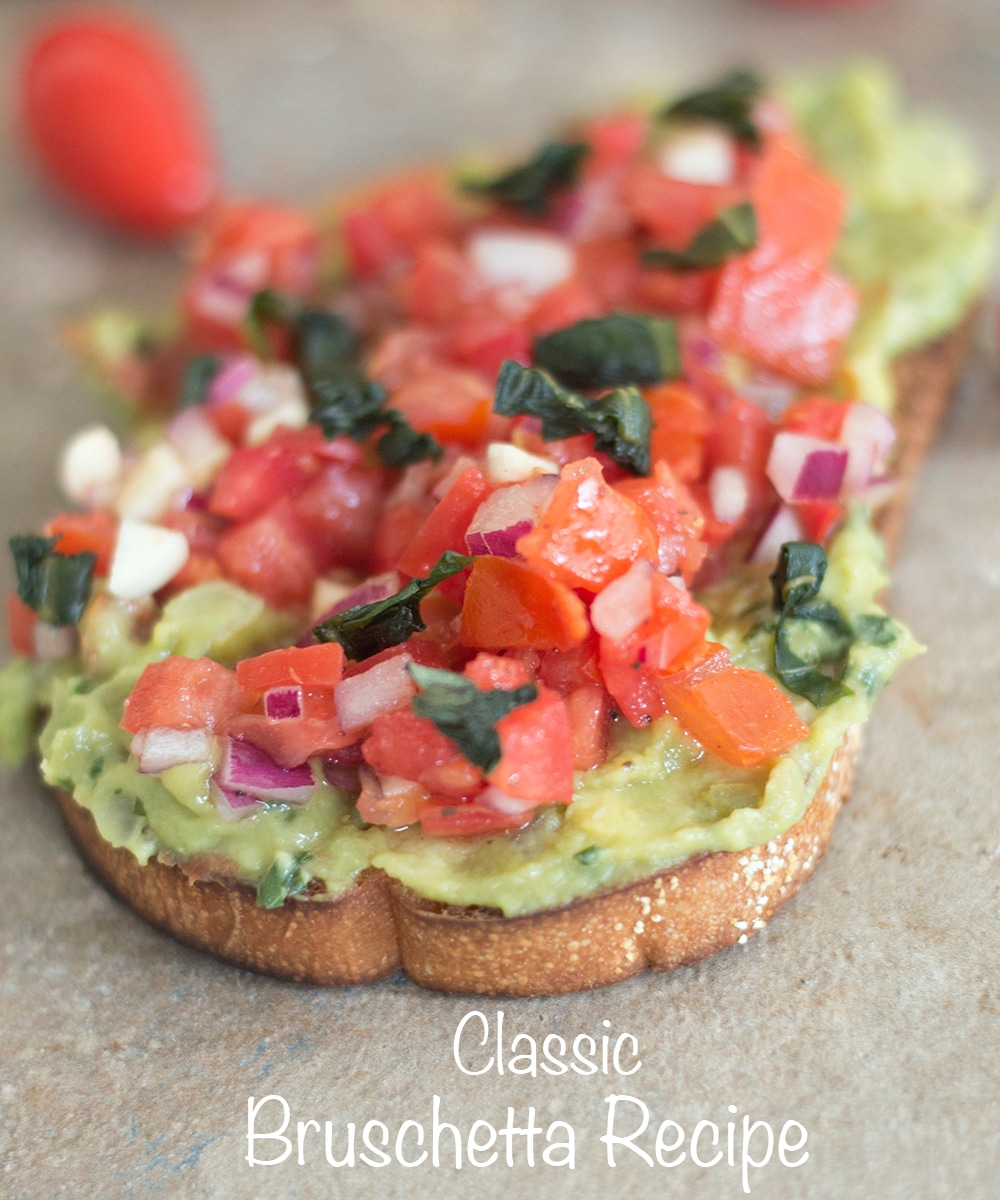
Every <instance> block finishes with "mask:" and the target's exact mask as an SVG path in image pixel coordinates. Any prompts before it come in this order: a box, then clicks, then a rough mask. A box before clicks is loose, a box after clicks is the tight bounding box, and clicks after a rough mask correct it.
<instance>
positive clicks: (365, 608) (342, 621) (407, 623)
mask: <svg viewBox="0 0 1000 1200" xmlns="http://www.w3.org/2000/svg"><path fill="white" fill-rule="evenodd" d="M471 566H472V559H471V558H469V557H468V556H467V555H465V554H456V553H455V551H453V550H446V551H445V552H444V554H442V555H441V557H440V558H439V559H438V560H437V562H436V563H435V564H434V566H433V567H432V568H431V571H430V573H429V574H428V575H426V576H425V577H424V578H423V579H411V580H410V582H409V583H408V584H406V586H405V587H403V588H401V589H400V590H399V591H398V592H396V593H395V595H392V596H387V597H386V598H385V599H384V600H374V601H373V602H372V603H371V604H355V605H354V606H353V607H352V608H345V609H344V611H343V612H339V613H335V614H334V615H333V616H332V617H327V619H326V620H325V621H324V622H323V623H322V624H321V625H317V626H316V628H315V629H314V630H313V633H314V634H315V635H316V638H317V639H318V640H319V641H321V642H340V644H341V645H342V646H343V647H344V651H345V653H346V654H347V657H348V658H353V659H354V660H355V661H356V662H360V661H361V659H364V658H370V657H371V656H372V655H373V654H378V652H379V651H380V650H385V649H386V648H387V647H388V646H398V645H399V644H400V643H401V642H405V641H406V639H407V638H408V637H409V636H410V635H411V634H414V633H418V632H419V631H420V630H421V629H426V628H427V626H426V625H425V624H424V621H423V619H422V618H421V616H420V601H421V600H423V598H424V597H425V596H426V595H428V593H430V592H431V591H433V590H434V588H436V587H437V585H438V584H439V583H441V582H443V581H444V580H445V579H450V578H451V576H452V575H457V574H458V573H459V571H464V570H465V568H466V567H471Z"/></svg>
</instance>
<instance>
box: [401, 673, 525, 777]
mask: <svg viewBox="0 0 1000 1200" xmlns="http://www.w3.org/2000/svg"><path fill="white" fill-rule="evenodd" d="M406 669H407V671H409V673H410V678H411V679H412V680H413V682H414V683H415V684H416V685H417V687H419V688H420V693H419V694H418V695H416V696H414V697H413V701H412V704H413V711H414V712H415V713H416V714H417V716H418V717H426V718H427V720H428V721H433V722H434V724H435V725H436V726H437V728H438V729H439V730H440V731H441V733H443V734H444V736H445V737H447V738H451V740H452V741H453V742H454V743H455V745H456V746H457V747H458V748H459V750H461V751H462V753H463V754H464V755H465V757H466V758H467V759H468V760H469V761H470V762H473V763H475V764H476V766H477V767H482V769H483V770H484V771H485V772H486V773H487V774H488V773H489V772H490V771H492V770H493V768H494V767H495V766H496V765H497V763H498V762H499V761H500V753H501V751H500V736H499V734H498V733H497V731H496V723H497V721H499V720H500V719H501V718H502V717H505V716H506V715H507V714H508V713H510V712H513V711H514V709H515V708H520V707H521V705H522V704H530V703H531V701H532V700H534V699H535V698H536V697H537V695H538V688H537V687H536V686H535V684H533V683H525V684H522V685H521V686H520V687H516V688H513V689H511V690H510V691H507V690H506V689H505V688H493V689H492V690H491V691H488V692H483V691H480V690H479V688H477V687H476V685H475V684H474V683H473V682H472V680H471V679H466V678H465V676H464V675H459V674H457V673H456V672H455V671H439V670H437V669H436V668H435V667H421V666H420V665H419V664H418V663H407V665H406Z"/></svg>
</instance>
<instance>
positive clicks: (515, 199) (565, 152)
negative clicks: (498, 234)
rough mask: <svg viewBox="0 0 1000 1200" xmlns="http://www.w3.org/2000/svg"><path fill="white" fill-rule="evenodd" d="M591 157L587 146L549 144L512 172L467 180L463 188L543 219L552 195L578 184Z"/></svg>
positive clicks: (578, 143)
mask: <svg viewBox="0 0 1000 1200" xmlns="http://www.w3.org/2000/svg"><path fill="white" fill-rule="evenodd" d="M589 153H590V147H589V146H588V145H587V144H586V142H549V143H547V144H546V145H544V146H542V148H541V149H540V150H539V151H538V153H537V154H536V155H535V157H534V158H532V159H530V160H529V161H528V162H526V163H522V164H521V165H520V166H518V167H515V168H514V169H513V170H510V171H506V172H504V174H502V175H498V176H497V177H496V178H494V179H486V180H466V181H464V182H463V183H462V187H463V189H464V190H465V191H467V192H471V193H472V194H473V195H476V196H486V197H488V198H489V199H491V200H495V201H496V202H497V203H498V204H502V205H504V206H506V207H507V208H516V209H518V210H519V211H520V212H524V213H528V214H530V215H531V216H533V217H544V216H546V215H547V214H548V212H549V206H550V204H551V201H552V196H553V194H554V193H555V192H559V191H562V190H564V189H565V188H568V187H572V186H573V184H574V183H576V180H577V177H578V175H579V173H580V167H581V165H582V163H583V160H584V159H585V158H586V157H587V155H588V154H589Z"/></svg>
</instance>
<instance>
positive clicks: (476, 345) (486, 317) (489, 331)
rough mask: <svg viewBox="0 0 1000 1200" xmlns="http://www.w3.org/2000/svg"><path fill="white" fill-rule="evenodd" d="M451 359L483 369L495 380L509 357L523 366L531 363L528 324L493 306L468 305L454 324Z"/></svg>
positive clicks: (487, 375)
mask: <svg viewBox="0 0 1000 1200" xmlns="http://www.w3.org/2000/svg"><path fill="white" fill-rule="evenodd" d="M449 347H450V352H451V356H452V358H453V359H454V360H455V362H457V363H460V364H461V365H462V366H466V367H473V368H474V369H475V370H477V371H481V372H482V374H483V375H485V376H486V378H487V379H489V380H494V379H496V377H497V373H498V372H499V370H500V366H501V364H502V363H503V362H504V361H505V360H506V359H508V358H512V359H514V361H515V362H519V363H520V364H521V365H522V366H527V365H528V364H529V363H530V362H531V334H530V333H529V331H528V327H527V325H526V324H525V323H524V322H522V321H516V320H514V319H513V318H512V317H509V316H506V315H505V314H504V313H502V312H500V311H498V310H497V309H496V308H494V307H493V306H492V305H490V304H487V303H485V302H484V303H481V304H478V305H467V306H466V307H465V309H464V310H463V313H462V316H461V317H460V318H459V320H457V321H456V322H455V323H454V324H453V325H452V327H451V331H450V335H449Z"/></svg>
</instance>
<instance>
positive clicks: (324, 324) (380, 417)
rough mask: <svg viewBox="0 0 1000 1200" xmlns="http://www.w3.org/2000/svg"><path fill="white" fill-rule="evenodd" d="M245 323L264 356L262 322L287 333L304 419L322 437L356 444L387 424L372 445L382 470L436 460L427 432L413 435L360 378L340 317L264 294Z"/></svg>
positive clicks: (352, 336) (381, 391)
mask: <svg viewBox="0 0 1000 1200" xmlns="http://www.w3.org/2000/svg"><path fill="white" fill-rule="evenodd" d="M247 322H248V324H247V328H248V334H249V336H250V338H251V341H253V342H254V344H255V345H256V346H258V347H263V348H264V349H263V352H265V353H266V349H267V338H266V333H265V327H266V325H267V324H268V323H271V324H279V325H282V326H284V327H285V328H287V329H288V330H289V331H290V333H291V335H292V347H293V352H294V355H295V361H296V364H297V366H298V368H299V370H300V371H301V373H302V379H303V382H304V383H305V385H306V390H307V391H308V393H309V397H310V400H311V401H312V414H311V416H310V420H311V421H313V422H315V424H317V425H318V426H319V427H320V429H322V430H323V434H324V436H325V437H327V438H329V439H331V440H332V439H334V438H338V437H350V438H353V439H354V440H355V441H358V442H359V441H362V440H363V439H364V438H366V437H368V436H369V435H370V434H372V433H374V432H375V431H376V430H377V429H379V428H382V427H384V426H388V428H387V429H386V432H385V433H383V434H382V437H381V438H380V439H379V442H378V453H379V456H380V457H381V459H382V461H383V462H384V463H385V464H386V466H387V467H406V466H409V465H410V464H411V463H415V462H420V461H421V460H422V459H425V458H440V457H441V454H442V450H441V447H440V446H439V445H438V443H437V441H436V440H435V439H434V437H433V436H432V435H431V434H429V433H418V432H417V431H416V430H415V429H413V428H412V426H411V425H410V423H409V421H407V419H406V417H405V416H404V415H403V414H402V413H401V412H399V411H398V410H397V409H394V408H386V407H385V402H386V400H388V398H389V394H388V392H386V390H385V388H384V387H382V385H381V384H378V383H375V381H374V380H371V379H368V378H366V377H365V374H364V372H363V371H362V369H361V341H360V339H359V338H358V335H357V333H356V332H355V331H354V329H352V327H351V325H350V324H349V323H348V322H347V321H345V320H344V318H343V317H341V316H339V315H338V314H337V313H331V312H323V311H321V310H319V309H312V308H303V307H302V306H301V305H300V304H299V303H298V302H297V301H296V300H293V299H291V298H290V297H287V296H283V295H281V293H279V292H272V291H264V292H258V293H257V294H256V295H255V296H254V298H253V300H252V301H251V304H250V314H249V316H248V318H247Z"/></svg>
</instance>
